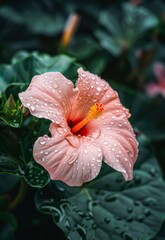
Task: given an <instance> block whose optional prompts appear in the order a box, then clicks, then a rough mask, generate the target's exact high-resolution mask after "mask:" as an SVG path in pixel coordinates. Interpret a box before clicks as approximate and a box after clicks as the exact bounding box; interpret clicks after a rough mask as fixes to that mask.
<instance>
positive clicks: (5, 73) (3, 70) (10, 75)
mask: <svg viewBox="0 0 165 240" xmlns="http://www.w3.org/2000/svg"><path fill="white" fill-rule="evenodd" d="M14 76H15V75H14V71H13V68H12V66H10V65H7V64H6V65H1V66H0V92H2V91H4V90H5V89H6V87H7V86H8V85H9V84H10V83H11V82H12V80H13V79H14Z"/></svg>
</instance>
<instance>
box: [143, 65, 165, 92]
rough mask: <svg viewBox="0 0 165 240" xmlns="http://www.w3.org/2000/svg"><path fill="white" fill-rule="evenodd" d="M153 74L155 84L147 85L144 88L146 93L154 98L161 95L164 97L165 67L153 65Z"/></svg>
mask: <svg viewBox="0 0 165 240" xmlns="http://www.w3.org/2000/svg"><path fill="white" fill-rule="evenodd" d="M153 72H154V74H155V76H156V79H157V83H149V84H147V86H146V91H147V93H148V94H149V95H150V96H152V97H155V96H157V95H158V94H161V95H162V96H163V97H165V67H164V65H163V64H162V63H155V64H154V66H153Z"/></svg>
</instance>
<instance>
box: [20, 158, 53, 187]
mask: <svg viewBox="0 0 165 240" xmlns="http://www.w3.org/2000/svg"><path fill="white" fill-rule="evenodd" d="M23 177H24V179H25V180H26V182H27V183H28V184H29V185H30V186H31V187H35V188H41V187H44V186H45V185H46V184H48V183H49V181H50V178H49V175H48V173H47V172H46V171H45V170H44V169H43V168H42V167H40V166H39V165H37V164H36V163H35V162H29V163H28V164H27V166H26V168H25V171H24V174H23Z"/></svg>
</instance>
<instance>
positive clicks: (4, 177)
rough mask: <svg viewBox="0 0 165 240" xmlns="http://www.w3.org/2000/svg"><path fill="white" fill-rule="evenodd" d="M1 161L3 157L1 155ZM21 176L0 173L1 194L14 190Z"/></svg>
mask: <svg viewBox="0 0 165 240" xmlns="http://www.w3.org/2000/svg"><path fill="white" fill-rule="evenodd" d="M0 161H1V157H0ZM19 179H20V178H19V177H18V176H15V175H11V174H0V195H1V194H4V193H7V192H9V191H10V190H12V189H13V188H14V187H15V186H16V185H17V183H18V182H19Z"/></svg>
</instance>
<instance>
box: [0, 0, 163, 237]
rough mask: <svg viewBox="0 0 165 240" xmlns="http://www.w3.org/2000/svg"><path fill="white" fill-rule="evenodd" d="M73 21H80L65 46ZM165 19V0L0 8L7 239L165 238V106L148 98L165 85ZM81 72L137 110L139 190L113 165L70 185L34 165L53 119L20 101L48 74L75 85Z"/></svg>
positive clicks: (1, 213)
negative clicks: (160, 74) (163, 69)
mask: <svg viewBox="0 0 165 240" xmlns="http://www.w3.org/2000/svg"><path fill="white" fill-rule="evenodd" d="M73 13H75V14H78V15H79V17H80V21H79V24H78V26H77V28H76V29H75V30H76V31H75V34H74V35H73V37H72V39H71V42H70V44H69V45H68V46H66V47H65V48H63V47H62V46H61V36H62V34H63V31H64V28H65V26H66V23H67V21H68V18H69V16H70V15H71V14H73ZM164 16H165V1H164V0H160V1H156V0H154V1H148V0H143V1H138V0H130V1H125V0H118V1H112V0H110V1H107V0H103V1H99V0H91V1H87V0H84V1H81V0H77V1H72V0H68V1H65V2H63V1H59V0H36V1H33V0H28V1H21V0H16V1H14V2H13V1H5V0H1V1H0V29H1V34H0V63H1V64H0V239H2V240H13V239H18V240H22V239H23V240H29V239H41V240H54V239H59V240H62V239H63V240H64V239H70V240H79V239H83V240H101V239H105V240H109V239H110V240H150V239H151V240H164V238H165V234H164V231H165V230H164V229H165V223H164V219H165V209H164V203H165V182H164V177H165V164H164V159H165V150H164V146H165V98H164V96H163V94H159V95H157V96H155V97H152V96H148V94H147V92H146V85H147V84H148V83H155V84H157V83H158V81H157V76H156V74H155V72H154V64H155V63H157V62H160V63H162V64H163V65H164V66H165V44H164V43H165V32H164V28H165V20H164ZM80 66H82V67H83V68H84V69H86V70H89V71H91V72H93V73H95V74H98V75H100V76H101V77H102V78H103V79H105V80H106V81H108V82H109V84H110V85H111V86H112V87H113V88H114V89H116V91H117V92H118V94H119V97H120V99H121V102H122V104H123V105H124V106H125V107H127V108H128V109H129V110H130V113H131V118H130V121H131V123H132V125H133V128H134V130H135V133H136V135H137V137H138V141H139V143H140V152H139V157H138V160H137V162H136V164H135V170H134V178H133V180H132V181H130V182H125V181H124V180H123V177H122V175H121V174H120V173H118V172H115V171H114V170H112V169H111V168H110V167H108V166H107V165H106V164H103V165H102V169H101V172H100V174H99V176H98V177H97V178H96V179H95V180H93V181H91V182H89V183H86V184H84V185H83V186H82V187H69V186H67V185H66V184H64V183H62V182H59V181H52V180H51V179H50V177H49V174H48V173H47V172H46V170H45V169H43V168H42V167H41V166H40V165H38V164H37V163H36V162H35V161H34V159H33V145H34V143H35V141H36V140H37V138H38V137H40V136H43V135H44V134H48V135H49V125H50V121H48V120H44V119H37V118H34V117H32V116H31V115H30V113H29V111H28V110H27V109H26V108H23V107H22V105H21V102H20V100H19V97H18V94H19V93H20V92H22V91H24V90H25V89H26V88H27V87H28V85H29V83H30V81H31V79H32V77H33V76H34V75H37V74H42V73H44V72H54V71H58V72H61V73H62V74H64V75H65V76H66V77H67V78H68V79H70V80H72V81H73V83H75V82H76V80H77V69H78V68H79V67H80ZM111 80H112V81H111ZM164 81H165V76H164ZM145 136H146V137H145ZM51 217H52V218H53V220H54V221H52V218H51ZM54 223H55V224H54Z"/></svg>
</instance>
